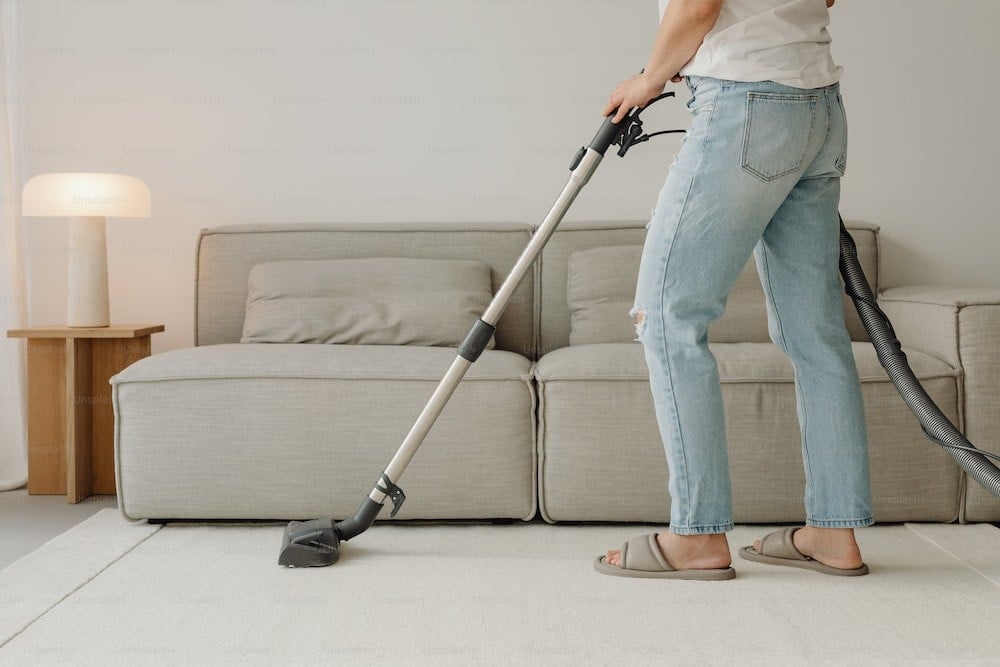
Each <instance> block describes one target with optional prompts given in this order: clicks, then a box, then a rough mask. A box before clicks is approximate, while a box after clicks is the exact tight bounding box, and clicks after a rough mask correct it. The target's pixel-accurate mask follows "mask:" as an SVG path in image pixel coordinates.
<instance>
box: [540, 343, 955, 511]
mask: <svg viewBox="0 0 1000 667" xmlns="http://www.w3.org/2000/svg"><path fill="white" fill-rule="evenodd" d="M710 348H711V350H712V352H713V353H714V354H715V357H716V359H717V361H718V364H719V374H720V378H721V381H722V395H723V401H724V404H725V411H726V433H727V439H728V442H729V462H730V471H731V472H730V474H731V478H732V486H733V512H734V519H735V520H736V521H737V522H745V523H766V522H785V521H796V522H797V521H802V520H804V513H803V507H802V497H803V494H804V488H805V478H804V474H803V471H802V458H801V450H800V434H799V427H798V420H797V416H796V408H795V388H794V376H793V369H792V366H791V363H790V362H789V361H788V360H787V358H786V357H785V356H784V354H782V353H781V351H780V350H778V348H777V347H775V346H774V345H772V344H770V343H714V344H711V345H710ZM853 349H854V356H855V359H856V361H857V365H858V372H859V375H860V377H861V381H862V395H863V398H864V402H865V418H866V424H867V427H868V440H869V460H870V463H871V476H872V480H873V486H872V494H873V505H874V507H873V509H874V511H875V518H876V520H878V521H911V520H913V521H917V520H926V521H951V520H954V519H955V518H956V517H957V515H958V508H959V489H960V486H961V485H960V483H959V481H960V480H959V469H958V467H957V466H956V465H955V464H954V462H953V461H952V460H951V458H950V457H949V456H948V455H947V454H946V453H945V452H944V451H943V450H942V449H941V448H940V447H938V446H937V445H934V444H932V443H930V442H929V441H927V440H925V439H923V437H922V434H921V430H920V425H919V423H918V422H917V419H916V417H914V416H913V415H912V413H911V412H910V410H909V408H908V407H907V406H906V405H905V403H903V400H902V398H900V396H899V394H898V393H897V392H896V389H895V387H893V386H892V383H891V382H890V381H889V379H888V377H887V376H886V374H885V372H884V371H883V370H882V368H881V366H880V365H879V363H878V358H877V357H876V355H875V350H874V348H873V347H872V346H871V345H870V344H869V343H854V344H853ZM907 354H908V357H909V360H910V364H911V366H912V367H913V369H914V371H915V373H916V375H917V377H918V378H919V379H920V380H921V382H922V383H923V385H924V388H925V389H926V390H927V392H928V394H930V396H931V398H933V399H934V400H935V401H936V402H937V403H938V405H939V406H940V407H941V409H942V410H943V411H944V413H945V414H946V415H947V416H948V417H949V418H950V419H951V420H952V421H953V422H955V423H956V424H959V425H960V423H959V421H958V419H959V418H958V415H959V413H960V406H959V404H958V400H959V399H958V396H959V393H958V386H959V382H960V372H959V371H956V370H955V369H954V368H952V367H951V366H949V365H948V364H946V363H945V362H943V361H941V360H939V359H937V358H935V357H932V356H930V355H927V354H923V353H920V352H915V351H907ZM535 377H536V379H537V381H538V392H539V426H538V428H539V433H538V439H539V446H538V448H539V475H540V492H539V494H540V495H539V504H540V509H541V511H542V515H543V516H544V517H545V518H546V519H547V520H549V521H578V520H606V521H654V522H666V521H668V520H669V516H670V510H669V508H670V499H669V495H668V493H667V465H666V457H665V456H664V453H663V445H662V441H661V438H660V434H659V430H658V427H657V424H656V415H655V412H654V408H653V401H652V396H651V395H650V389H649V381H648V371H647V368H646V362H645V357H644V354H643V349H642V345H640V344H638V343H603V344H592V345H579V346H572V347H564V348H560V349H558V350H554V351H552V352H550V353H549V354H547V355H545V356H544V357H542V358H541V359H539V361H538V362H537V364H536V368H535ZM914 443H918V444H916V445H915V444H914ZM925 443H926V444H925ZM914 489H920V492H919V493H914Z"/></svg>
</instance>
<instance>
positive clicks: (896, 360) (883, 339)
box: [840, 218, 1000, 497]
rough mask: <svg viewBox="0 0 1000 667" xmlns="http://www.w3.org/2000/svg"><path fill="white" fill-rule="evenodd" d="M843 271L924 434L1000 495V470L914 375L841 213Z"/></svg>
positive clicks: (880, 352) (873, 338)
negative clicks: (951, 419) (939, 406)
mask: <svg viewBox="0 0 1000 667" xmlns="http://www.w3.org/2000/svg"><path fill="white" fill-rule="evenodd" d="M840 275H841V276H842V277H843V279H844V289H845V291H846V292H847V295H848V296H849V297H851V299H852V300H853V301H854V307H855V308H857V310H858V314H859V315H860V316H861V322H862V324H864V326H865V331H867V332H868V337H869V338H870V339H871V341H872V345H874V346H875V352H876V353H877V354H878V360H879V363H881V364H882V368H884V369H885V372H886V373H887V374H888V375H889V379H890V380H892V383H893V384H894V385H895V386H896V389H897V390H898V391H899V393H900V395H901V396H902V397H903V400H904V401H905V402H906V404H907V405H908V406H910V410H912V411H913V414H914V415H916V416H917V419H918V420H919V421H920V426H921V428H922V429H923V431H924V434H925V435H926V436H927V437H928V438H930V439H931V440H933V441H934V442H936V443H938V444H939V445H941V446H943V447H944V448H945V450H946V451H947V452H948V454H949V455H951V458H953V459H955V462H956V463H958V465H960V466H961V467H962V469H963V470H965V472H966V473H968V475H969V476H970V477H972V478H973V479H974V480H976V481H977V482H979V483H980V484H982V485H983V486H985V487H986V488H987V489H988V490H989V491H990V493H992V494H993V495H994V496H997V497H1000V469H998V468H997V467H996V465H995V464H994V463H993V462H992V461H990V460H989V459H988V458H986V456H984V455H983V453H982V452H981V451H979V450H978V449H976V447H975V446H974V445H973V444H972V443H971V442H969V440H968V439H967V438H966V437H965V436H964V435H962V433H961V432H959V430H958V429H957V428H955V425H954V424H952V423H951V421H950V420H949V419H948V418H947V417H945V416H944V413H942V412H941V409H940V408H938V406H937V405H936V404H935V403H934V401H933V400H931V397H930V396H928V395H927V392H926V391H924V388H923V387H922V386H920V382H919V381H918V380H917V378H916V376H915V375H914V374H913V370H912V369H911V368H910V364H909V363H907V361H906V354H904V353H903V350H902V348H901V346H900V343H899V340H897V339H896V332H895V331H893V329H892V324H890V323H889V318H888V317H886V315H885V313H884V312H882V309H881V308H879V307H878V304H877V303H876V301H875V295H874V294H873V293H872V289H871V286H869V284H868V280H867V279H866V278H865V274H864V272H863V271H862V270H861V265H860V264H859V263H858V248H857V246H856V245H855V243H854V239H853V238H851V235H850V234H848V233H847V228H846V227H844V220H843V218H841V220H840Z"/></svg>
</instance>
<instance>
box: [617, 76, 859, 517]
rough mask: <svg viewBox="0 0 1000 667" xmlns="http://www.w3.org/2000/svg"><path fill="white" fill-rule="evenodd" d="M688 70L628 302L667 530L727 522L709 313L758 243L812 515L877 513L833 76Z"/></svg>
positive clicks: (721, 306) (843, 145) (714, 314)
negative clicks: (843, 259)
mask: <svg viewBox="0 0 1000 667" xmlns="http://www.w3.org/2000/svg"><path fill="white" fill-rule="evenodd" d="M687 83H688V87H689V88H690V89H691V94H692V97H691V100H690V101H689V102H688V110H689V111H690V112H691V113H692V114H693V120H692V122H691V127H690V129H689V131H688V133H687V136H686V137H685V139H684V143H683V145H682V146H681V149H680V151H679V153H678V154H677V158H676V161H675V162H674V165H673V167H672V168H671V169H670V173H669V175H668V177H667V180H666V183H665V184H664V186H663V189H662V190H661V192H660V195H659V199H658V200H657V203H656V208H655V209H654V211H653V216H652V219H651V221H650V223H649V226H648V231H647V235H646V242H645V245H644V247H643V253H642V262H641V264H640V267H639V281H638V284H637V286H636V298H635V304H634V307H633V309H632V310H631V312H630V314H631V315H632V316H633V317H634V318H636V333H637V340H639V341H640V342H641V343H642V344H643V348H644V352H645V357H646V365H647V367H648V369H649V382H650V389H651V391H652V394H653V402H654V405H655V407H656V418H657V423H658V425H659V428H660V434H661V436H662V438H663V442H664V448H665V450H666V454H667V464H668V466H669V469H670V483H669V490H670V498H671V508H670V530H671V532H674V533H677V534H682V535H691V534H699V533H721V532H725V531H728V530H731V529H732V527H733V520H732V498H731V491H730V480H729V463H728V457H727V443H726V432H725V422H724V418H723V406H722V392H721V387H720V385H719V372H718V367H717V364H716V361H715V357H714V356H713V355H712V353H711V351H710V350H709V348H708V326H709V324H710V323H711V322H712V321H713V320H715V319H717V318H719V317H720V316H721V315H722V313H723V311H724V310H725V307H726V299H727V298H728V295H729V292H730V290H731V289H732V287H733V284H734V283H735V281H736V278H737V276H738V275H739V274H740V272H741V270H742V269H743V267H744V266H745V265H746V263H747V261H748V260H749V258H750V255H751V253H752V254H753V255H754V258H755V260H756V263H757V270H758V273H759V274H760V279H761V284H762V285H763V287H764V293H765V294H766V298H767V315H768V330H769V333H770V336H771V339H772V340H773V341H774V343H775V344H776V345H777V346H778V347H779V348H780V349H781V350H782V351H783V352H784V353H785V354H786V355H787V356H788V357H789V359H790V360H791V362H792V365H793V367H794V369H795V389H796V406H797V412H798V420H799V426H800V429H801V432H802V457H803V463H804V467H805V476H806V491H805V509H806V522H807V523H808V524H809V525H813V526H820V527H829V528H855V527H860V526H867V525H870V524H871V523H872V522H873V521H872V513H871V498H870V495H871V492H870V484H869V473H868V443H867V433H866V430H865V420H864V406H863V403H862V399H861V387H860V383H859V380H858V373H857V368H856V366H855V363H854V356H853V354H852V352H851V341H850V337H849V335H848V333H847V329H846V328H845V324H844V302H843V297H842V287H841V283H840V279H839V272H838V260H839V249H840V246H839V230H840V227H839V219H838V213H837V210H838V204H839V199H840V178H841V176H843V174H844V169H845V166H846V152H847V122H846V117H845V114H844V107H843V103H842V100H841V97H840V89H839V86H838V85H837V84H834V85H832V86H829V87H826V88H817V89H812V90H804V89H799V88H790V87H788V86H783V85H780V84H776V83H773V82H758V83H742V82H734V81H723V80H718V79H711V78H694V77H691V78H688V79H687ZM767 483H768V480H761V484H767Z"/></svg>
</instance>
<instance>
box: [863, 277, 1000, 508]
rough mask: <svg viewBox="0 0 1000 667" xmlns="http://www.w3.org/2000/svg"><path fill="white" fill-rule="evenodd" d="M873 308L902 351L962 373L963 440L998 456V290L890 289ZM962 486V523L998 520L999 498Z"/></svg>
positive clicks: (974, 486)
mask: <svg viewBox="0 0 1000 667" xmlns="http://www.w3.org/2000/svg"><path fill="white" fill-rule="evenodd" d="M879 305H880V306H881V307H882V310H884V311H885V314H886V315H887V316H888V317H889V320H890V321H891V322H892V326H893V328H894V329H895V331H896V336H897V337H898V338H899V340H900V342H901V343H902V344H903V347H904V348H905V349H913V350H919V351H921V352H926V353H927V354H931V355H933V356H935V357H937V358H939V359H941V360H943V361H946V362H948V363H949V364H951V365H952V366H953V367H955V368H957V369H960V370H961V371H962V374H963V376H964V381H963V387H962V391H961V394H960V395H961V397H962V400H961V402H960V403H961V406H960V407H961V409H962V421H963V425H964V429H963V431H964V433H965V436H966V437H967V438H968V439H969V440H970V441H971V442H972V444H974V445H975V446H976V447H979V448H980V449H983V450H986V451H990V452H1000V400H998V395H997V390H998V389H1000V290H997V289H977V288H942V287H917V286H912V287H896V288H892V289H888V290H885V291H884V292H882V293H881V295H880V296H879ZM966 479H967V478H966ZM966 484H967V487H968V488H967V489H966V494H965V505H964V507H963V508H962V512H961V514H960V517H961V518H962V520H964V521H1000V499H997V498H996V497H994V496H993V495H992V494H990V493H989V492H988V491H987V490H986V489H984V488H982V487H981V486H980V485H979V484H977V483H976V482H975V481H972V480H969V481H967V482H966Z"/></svg>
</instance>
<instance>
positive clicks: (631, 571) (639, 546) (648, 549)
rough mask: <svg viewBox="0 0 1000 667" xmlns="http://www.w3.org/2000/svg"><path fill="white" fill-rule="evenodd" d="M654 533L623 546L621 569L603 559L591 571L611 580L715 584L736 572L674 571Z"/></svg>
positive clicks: (598, 558) (720, 569) (598, 559)
mask: <svg viewBox="0 0 1000 667" xmlns="http://www.w3.org/2000/svg"><path fill="white" fill-rule="evenodd" d="M656 535H657V534H656V533H650V534H648V535H640V536H639V537H633V538H632V539H631V540H629V541H628V542H626V543H625V544H623V545H622V555H621V563H622V567H619V566H617V565H612V564H611V563H609V562H607V561H606V560H605V557H604V556H598V557H597V559H596V560H595V561H594V569H595V570H597V571H598V572H600V573H601V574H610V575H611V576H613V577H637V578H640V579H694V580H704V581H715V580H719V579H732V578H733V577H735V576H736V570H734V569H733V568H731V567H725V568H719V569H713V570H695V569H688V570H675V569H674V568H672V567H670V563H668V562H667V561H666V559H664V558H663V554H662V553H661V552H660V545H659V544H657V543H656Z"/></svg>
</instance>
